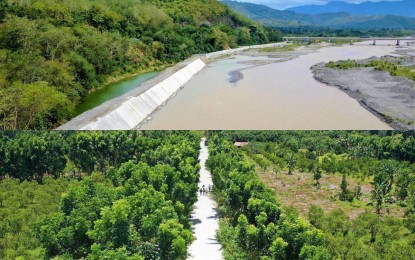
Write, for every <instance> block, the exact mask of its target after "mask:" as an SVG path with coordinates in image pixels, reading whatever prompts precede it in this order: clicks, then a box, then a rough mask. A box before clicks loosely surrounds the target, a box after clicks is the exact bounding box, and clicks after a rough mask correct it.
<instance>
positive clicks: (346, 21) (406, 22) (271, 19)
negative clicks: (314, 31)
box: [223, 0, 415, 30]
mask: <svg viewBox="0 0 415 260" xmlns="http://www.w3.org/2000/svg"><path fill="white" fill-rule="evenodd" d="M223 3H225V4H226V5H228V6H229V7H230V8H232V9H233V10H235V11H238V12H240V13H241V14H244V15H246V16H247V17H249V18H251V19H253V20H255V21H258V22H260V23H262V24H264V25H266V26H272V27H277V28H285V27H298V26H312V27H319V28H322V27H323V28H324V27H325V28H330V29H348V30H350V29H359V30H373V29H377V30H379V29H395V30H403V29H411V30H413V29H415V25H414V24H415V19H414V17H413V16H411V17H406V16H398V15H392V14H390V13H387V14H382V15H368V14H354V13H347V12H321V13H319V14H309V13H300V12H295V11H289V10H276V9H272V8H270V7H268V6H265V5H258V4H252V3H243V2H237V1H228V0H226V1H223ZM319 7H320V6H319Z"/></svg>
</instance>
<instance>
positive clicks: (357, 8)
mask: <svg viewBox="0 0 415 260" xmlns="http://www.w3.org/2000/svg"><path fill="white" fill-rule="evenodd" d="M286 10H287V11H293V12H296V13H301V14H323V13H340V12H341V13H348V14H357V15H397V16H407V17H415V0H403V1H381V2H369V1H368V2H363V3H360V4H351V3H346V2H341V1H334V2H329V3H328V4H326V5H304V6H297V7H293V8H289V9H286Z"/></svg>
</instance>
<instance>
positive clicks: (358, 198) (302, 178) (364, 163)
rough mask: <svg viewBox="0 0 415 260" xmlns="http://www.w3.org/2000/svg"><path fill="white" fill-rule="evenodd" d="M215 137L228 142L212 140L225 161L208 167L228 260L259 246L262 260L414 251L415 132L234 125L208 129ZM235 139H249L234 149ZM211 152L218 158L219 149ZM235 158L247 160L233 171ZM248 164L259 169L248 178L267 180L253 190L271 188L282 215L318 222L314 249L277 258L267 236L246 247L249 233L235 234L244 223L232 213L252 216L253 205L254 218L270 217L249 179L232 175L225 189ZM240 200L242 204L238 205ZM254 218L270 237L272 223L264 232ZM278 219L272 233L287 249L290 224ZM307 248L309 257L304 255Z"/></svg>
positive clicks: (400, 255)
mask: <svg viewBox="0 0 415 260" xmlns="http://www.w3.org/2000/svg"><path fill="white" fill-rule="evenodd" d="M211 135H212V137H211V139H213V140H215V139H221V138H222V140H226V141H228V142H229V143H226V141H221V142H217V141H215V142H214V144H216V143H221V145H220V149H219V148H216V149H219V150H221V151H222V153H221V154H220V157H221V159H220V160H217V161H216V163H217V164H219V165H220V166H216V168H215V167H214V166H212V168H211V169H212V174H213V178H214V181H215V178H219V180H218V181H217V182H218V183H219V184H220V185H219V191H217V193H216V194H217V195H216V197H217V201H218V203H219V205H221V206H222V207H220V210H222V212H223V215H224V220H223V221H222V224H221V231H220V232H219V238H220V239H222V241H226V242H224V244H225V251H227V252H228V254H229V255H227V256H226V258H227V259H233V258H232V255H233V254H234V253H235V252H243V253H245V254H246V255H244V256H247V258H249V259H257V258H255V257H252V255H250V254H251V252H258V251H259V252H260V253H258V254H259V255H260V256H264V257H265V258H264V259H267V257H271V258H272V259H298V258H300V259H325V257H327V259H363V258H369V259H395V258H399V259H412V258H414V257H415V250H414V248H413V245H414V243H415V229H414V225H413V224H412V223H413V222H414V218H415V214H414V212H415V211H414V209H415V204H414V201H415V186H414V185H413V184H414V180H415V164H414V162H415V157H414V155H415V151H414V147H415V137H414V135H413V133H412V132H382V131H372V132H345V131H331V132H330V131H328V132H314V131H313V132H302V131H297V132H274V131H268V132H267V131H265V132H259V131H258V132H255V131H234V132H211ZM234 141H249V145H247V146H245V147H243V148H240V149H238V148H235V147H233V145H232V143H233V142H234ZM224 143H226V144H227V145H224ZM209 144H210V143H209ZM214 144H213V145H214ZM214 147H215V146H214ZM212 155H215V156H218V157H219V155H216V152H215V150H213V152H212ZM212 158H215V157H212ZM235 160H239V161H240V162H243V165H244V166H243V167H242V166H241V165H240V166H239V167H235V169H234V170H232V169H233V168H230V169H229V167H231V166H230V165H235V164H236V163H235ZM245 169H249V170H248V171H250V172H253V173H255V174H252V177H251V178H252V179H253V180H259V179H260V180H262V182H261V183H262V185H264V186H263V188H261V189H256V190H264V191H267V194H268V192H269V189H271V190H272V191H273V193H274V195H273V196H275V198H276V199H273V200H275V201H277V204H278V205H281V206H278V208H279V209H280V211H281V213H280V217H282V216H285V215H286V214H288V215H290V216H291V219H299V221H302V220H303V219H307V220H308V221H307V222H306V223H310V224H311V226H312V227H314V228H316V230H317V231H315V232H322V233H321V242H320V243H319V244H318V247H317V248H314V249H313V250H310V249H309V245H303V246H304V247H303V249H301V250H300V254H299V255H297V256H295V257H293V256H292V255H288V254H289V253H290V252H287V251H284V250H282V252H283V253H284V254H285V255H282V256H279V257H278V258H274V255H273V250H274V249H273V248H274V247H272V246H270V245H271V244H272V242H269V243H268V244H266V242H265V244H266V245H264V244H258V243H257V244H255V243H254V242H251V243H252V244H254V245H255V246H256V247H255V246H254V248H247V247H246V246H245V244H244V243H249V241H250V237H249V236H247V239H246V240H244V241H242V240H238V236H237V235H235V234H238V230H239V229H240V224H239V223H238V222H236V221H235V219H237V217H235V216H234V214H236V215H240V214H244V215H245V214H250V210H252V209H255V210H258V211H257V214H256V216H261V215H263V213H261V211H262V212H264V213H265V215H268V214H267V210H268V209H267V208H266V207H265V206H263V207H262V208H261V206H258V205H265V204H261V203H253V202H254V201H255V202H256V196H257V193H254V195H251V197H249V196H247V195H246V194H247V192H246V189H249V188H251V187H252V184H251V183H250V182H248V181H247V180H245V182H244V183H246V184H245V185H239V186H238V185H235V184H233V183H232V182H231V181H229V182H231V183H230V184H228V186H225V188H220V187H221V185H222V182H225V183H227V182H228V181H225V180H228V179H232V178H234V176H237V177H235V178H238V179H239V178H242V177H241V176H244V175H245V174H243V171H244V170H245ZM254 175H255V177H254ZM223 176H226V178H225V177H223ZM215 185H216V184H215ZM258 185H261V184H258ZM248 194H252V193H248ZM270 196H271V195H270ZM249 198H251V205H249V202H248V203H247V205H248V206H246V208H244V207H243V205H244V202H243V201H244V199H245V200H248V201H249ZM238 199H239V200H242V202H239V203H238ZM235 201H236V204H237V205H239V208H238V210H234V211H231V212H233V214H229V213H228V212H229V211H230V208H231V206H229V204H233V203H234V202H235ZM265 215H264V216H265ZM248 219H249V218H248ZM257 221H258V220H257V219H255V220H253V221H252V222H249V224H251V226H255V227H256V228H257V229H254V228H253V227H251V226H250V228H251V229H252V234H256V235H257V237H258V236H261V235H262V234H267V235H268V233H267V231H266V230H267V229H265V231H261V229H260V228H259V227H260V226H261V223H258V222H257ZM273 223H274V224H275V226H276V227H277V230H278V231H277V232H276V233H273V234H277V235H276V236H275V237H274V238H273V239H281V240H282V241H283V242H281V241H280V244H284V242H285V243H286V244H287V248H288V247H289V246H290V245H291V244H296V242H294V241H293V240H291V239H290V238H285V237H284V235H283V234H282V233H279V232H281V231H282V230H287V228H286V227H285V226H283V225H282V224H281V223H280V222H278V221H275V222H273ZM265 226H266V225H265ZM248 230H250V229H248ZM232 234H233V235H232ZM265 236H266V235H265ZM253 237H254V238H257V237H255V236H253ZM267 238H268V237H267ZM230 241H234V242H232V243H231V242H230ZM254 241H268V240H266V238H258V240H254ZM275 241H276V240H275ZM305 241H308V240H305ZM313 242H315V241H313ZM275 243H276V242H275ZM296 245H297V244H296ZM314 246H316V245H315V244H314ZM244 249H245V250H244ZM255 250H257V251H255ZM305 252H308V253H309V254H310V255H307V257H304V255H303V254H305ZM241 254H242V253H241ZM256 256H258V255H256Z"/></svg>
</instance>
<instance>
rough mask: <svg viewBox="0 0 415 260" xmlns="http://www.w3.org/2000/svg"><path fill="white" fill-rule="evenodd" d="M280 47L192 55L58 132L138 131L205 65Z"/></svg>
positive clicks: (90, 111)
mask: <svg viewBox="0 0 415 260" xmlns="http://www.w3.org/2000/svg"><path fill="white" fill-rule="evenodd" d="M281 45H283V43H274V44H265V45H256V46H247V47H240V48H237V49H230V50H224V51H218V52H213V53H208V54H204V55H195V56H193V57H191V58H189V59H187V60H185V61H184V62H181V63H179V64H177V65H175V66H173V67H172V68H169V69H167V70H166V71H164V72H163V73H161V74H160V75H158V76H156V77H155V78H154V79H152V80H149V81H147V82H145V83H143V84H141V85H140V87H139V88H135V89H134V90H132V91H130V92H128V93H126V94H124V95H122V96H120V97H118V98H115V99H112V100H110V101H107V102H105V103H103V104H102V105H100V106H98V107H96V108H93V109H91V110H89V111H87V112H85V113H83V114H81V115H79V116H78V117H76V118H74V119H72V120H71V121H69V122H68V123H66V124H65V125H63V126H61V127H59V128H58V129H57V130H131V129H137V128H139V126H140V124H142V123H145V122H146V120H148V119H149V117H150V115H151V114H152V113H153V112H154V111H156V110H157V109H159V108H160V107H161V106H163V105H164V104H165V103H166V102H167V101H168V100H169V99H170V98H171V97H173V96H175V94H176V93H177V92H178V91H179V90H180V89H181V88H182V87H183V86H184V85H185V84H186V83H187V82H188V81H189V80H190V79H191V78H192V77H194V76H195V75H196V74H197V73H199V72H200V71H201V70H202V69H203V68H204V67H205V66H206V63H207V61H211V60H214V59H215V58H219V57H221V56H224V55H229V54H235V53H236V52H241V51H245V50H249V49H258V48H268V47H276V46H281Z"/></svg>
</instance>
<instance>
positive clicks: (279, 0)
mask: <svg viewBox="0 0 415 260" xmlns="http://www.w3.org/2000/svg"><path fill="white" fill-rule="evenodd" d="M237 1H239V2H250V3H255V4H263V5H268V6H270V7H272V8H275V9H286V8H289V7H293V6H299V5H312V4H326V3H328V2H332V1H343V2H348V3H361V2H365V1H367V0H237ZM371 1H372V2H379V1H381V0H371ZM389 1H391V0H389Z"/></svg>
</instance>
